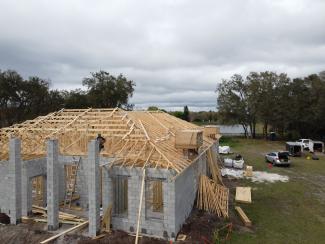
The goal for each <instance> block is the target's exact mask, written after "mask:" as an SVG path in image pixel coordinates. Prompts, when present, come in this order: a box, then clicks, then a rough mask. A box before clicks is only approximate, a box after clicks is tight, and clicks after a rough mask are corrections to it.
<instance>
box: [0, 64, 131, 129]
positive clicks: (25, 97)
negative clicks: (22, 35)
mask: <svg viewBox="0 0 325 244" xmlns="http://www.w3.org/2000/svg"><path fill="white" fill-rule="evenodd" d="M82 85H83V86H84V87H85V90H82V89H75V90H71V91H67V90H51V89H50V81H49V80H45V79H42V78H40V77H37V76H32V77H29V78H28V79H24V78H23V77H22V76H21V75H20V74H19V73H18V72H16V71H14V70H5V71H1V70H0V127H4V126H9V125H12V124H14V123H19V122H22V121H25V120H27V119H33V118H35V117H37V116H39V115H45V114H48V113H50V112H53V111H57V110H59V109H61V108H88V107H94V108H109V107H110V108H113V107H122V108H125V109H132V107H133V105H132V104H130V103H129V98H130V97H132V95H133V92H134V87H135V82H133V81H132V80H128V79H127V78H126V77H124V76H123V75H122V74H120V75H118V76H117V77H115V76H113V75H111V74H109V73H108V72H106V71H102V70H101V71H98V72H94V73H91V74H90V76H89V77H85V78H84V79H82Z"/></svg>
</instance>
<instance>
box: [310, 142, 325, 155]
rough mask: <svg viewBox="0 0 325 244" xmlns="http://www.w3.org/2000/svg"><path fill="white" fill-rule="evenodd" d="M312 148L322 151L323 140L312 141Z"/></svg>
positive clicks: (315, 150)
mask: <svg viewBox="0 0 325 244" xmlns="http://www.w3.org/2000/svg"><path fill="white" fill-rule="evenodd" d="M313 144H314V145H313V149H314V152H322V153H323V152H324V142H322V141H314V143H313Z"/></svg>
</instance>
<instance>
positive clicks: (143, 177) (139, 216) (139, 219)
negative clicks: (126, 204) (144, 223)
mask: <svg viewBox="0 0 325 244" xmlns="http://www.w3.org/2000/svg"><path fill="white" fill-rule="evenodd" d="M145 178H146V169H145V168H144V169H143V170H142V183H141V193H140V202H139V211H138V222H137V233H136V236H135V242H134V243H135V244H138V241H139V231H140V221H141V210H142V198H143V191H144V182H145V181H144V180H145Z"/></svg>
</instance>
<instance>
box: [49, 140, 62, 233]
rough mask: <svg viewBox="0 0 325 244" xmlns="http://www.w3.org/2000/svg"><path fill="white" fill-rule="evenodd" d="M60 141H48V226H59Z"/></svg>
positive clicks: (51, 227)
mask: <svg viewBox="0 0 325 244" xmlns="http://www.w3.org/2000/svg"><path fill="white" fill-rule="evenodd" d="M58 154H59V150H58V141H57V140H49V141H48V142H47V228H48V230H56V229H58V228H59V161H58Z"/></svg>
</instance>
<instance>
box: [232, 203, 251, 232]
mask: <svg viewBox="0 0 325 244" xmlns="http://www.w3.org/2000/svg"><path fill="white" fill-rule="evenodd" d="M235 209H236V211H237V213H238V214H239V217H240V218H241V220H242V221H243V223H244V225H245V226H247V227H251V226H252V222H251V221H250V219H249V218H248V217H247V215H246V214H245V212H244V211H243V210H242V208H241V207H238V206H237V207H235Z"/></svg>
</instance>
